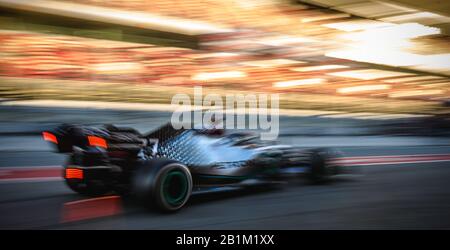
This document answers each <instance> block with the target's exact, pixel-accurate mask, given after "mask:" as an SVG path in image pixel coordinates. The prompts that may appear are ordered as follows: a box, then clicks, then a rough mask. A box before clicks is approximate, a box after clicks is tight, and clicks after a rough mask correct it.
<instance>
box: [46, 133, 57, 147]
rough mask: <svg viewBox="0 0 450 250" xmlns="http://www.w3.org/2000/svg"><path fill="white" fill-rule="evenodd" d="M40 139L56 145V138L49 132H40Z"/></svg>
mask: <svg viewBox="0 0 450 250" xmlns="http://www.w3.org/2000/svg"><path fill="white" fill-rule="evenodd" d="M42 137H43V138H44V140H46V141H49V142H53V143H55V144H58V139H57V138H56V136H55V135H54V134H52V133H50V132H42Z"/></svg>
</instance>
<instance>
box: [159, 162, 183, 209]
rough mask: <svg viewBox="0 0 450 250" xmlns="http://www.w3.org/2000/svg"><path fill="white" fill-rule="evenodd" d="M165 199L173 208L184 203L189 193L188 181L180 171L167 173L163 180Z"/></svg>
mask: <svg viewBox="0 0 450 250" xmlns="http://www.w3.org/2000/svg"><path fill="white" fill-rule="evenodd" d="M162 191H163V197H164V199H165V200H166V201H167V203H169V204H170V205H172V206H177V205H180V204H182V203H183V201H184V199H185V198H186V195H187V192H188V180H187V177H186V175H185V174H184V173H183V172H182V171H180V170H173V171H170V172H169V173H167V175H166V176H165V177H164V179H163V190H162Z"/></svg>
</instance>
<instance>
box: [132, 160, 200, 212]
mask: <svg viewBox="0 0 450 250" xmlns="http://www.w3.org/2000/svg"><path fill="white" fill-rule="evenodd" d="M133 186H134V192H135V194H136V196H137V197H138V198H139V200H140V201H141V202H143V203H144V204H145V205H147V206H150V207H156V208H157V209H159V210H161V211H164V212H175V211H178V210H179V209H181V208H182V207H183V206H184V205H185V204H186V202H187V201H188V200H189V197H190V196H191V193H192V186H193V182H192V176H191V173H190V171H189V169H188V168H187V167H186V166H185V165H183V164H181V163H179V162H177V161H173V160H168V159H154V160H149V161H145V162H143V163H142V164H141V165H140V166H138V169H137V170H136V173H135V176H134V180H133Z"/></svg>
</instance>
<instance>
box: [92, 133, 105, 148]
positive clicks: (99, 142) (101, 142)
mask: <svg viewBox="0 0 450 250" xmlns="http://www.w3.org/2000/svg"><path fill="white" fill-rule="evenodd" d="M88 141H89V146H94V147H101V148H108V144H107V143H106V140H105V139H103V138H100V137H97V136H88Z"/></svg>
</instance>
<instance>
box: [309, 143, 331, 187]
mask: <svg viewBox="0 0 450 250" xmlns="http://www.w3.org/2000/svg"><path fill="white" fill-rule="evenodd" d="M309 162H310V169H309V172H308V179H309V180H310V181H311V182H312V183H313V184H321V183H325V182H328V181H329V180H330V176H331V175H332V174H333V173H331V172H330V169H329V168H328V164H329V152H328V151H327V150H325V149H314V150H311V152H310V155H309Z"/></svg>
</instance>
